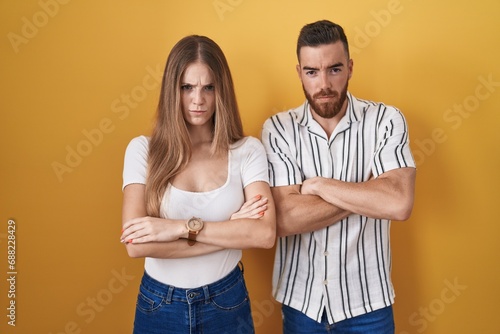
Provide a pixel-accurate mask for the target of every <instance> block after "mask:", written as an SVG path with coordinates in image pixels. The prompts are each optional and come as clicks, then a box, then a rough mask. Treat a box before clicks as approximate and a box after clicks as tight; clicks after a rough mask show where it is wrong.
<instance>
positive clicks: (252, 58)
mask: <svg viewBox="0 0 500 334" xmlns="http://www.w3.org/2000/svg"><path fill="white" fill-rule="evenodd" d="M499 12H500V2H499V1H496V0H489V1H487V0H483V1H474V2H473V1H457V0H455V1H449V0H448V1H431V0H391V1H389V0H372V1H338V0H334V1H332V0H328V1H326V0H312V1H296V2H292V1H284V0H282V1H264V0H260V1H249V0H196V1H195V0H185V1H167V0H142V1H138V0H137V1H132V0H122V1H110V0H100V1H90V0H88V1H82V0H71V1H70V0H59V1H58V2H56V0H41V1H35V0H29V1H28V0H23V1H6V0H1V1H0V36H1V39H0V53H1V54H0V57H1V58H0V112H1V114H0V115H1V116H0V126H1V131H0V159H1V160H0V249H1V251H0V254H1V257H0V258H1V259H0V263H1V265H0V268H2V269H1V271H2V272H1V273H0V278H1V279H0V282H1V283H0V310H3V311H0V332H1V333H23V334H25V333H30V334H31V333H43V334H49V333H52V334H56V333H92V334H101V333H130V332H131V328H132V321H133V312H134V307H135V297H136V293H137V289H138V284H139V280H140V277H141V274H142V266H143V261H142V260H137V259H130V258H128V257H127V255H126V252H125V250H124V248H123V246H122V245H121V244H120V243H119V240H118V238H119V235H120V224H121V221H120V219H121V172H122V164H123V153H124V149H125V147H126V145H127V143H128V142H129V140H130V139H131V138H133V137H135V136H137V135H140V134H148V133H149V132H150V129H151V123H152V119H153V115H154V112H155V107H156V103H157V99H158V93H159V83H158V80H159V79H158V76H159V75H161V73H162V71H163V66H164V63H165V60H166V57H167V55H168V53H169V51H170V49H171V47H172V46H173V44H174V43H175V42H176V41H177V40H178V39H180V38H181V37H183V36H185V35H188V34H203V35H207V36H209V37H211V38H213V39H214V40H215V41H216V42H218V43H219V45H220V46H221V47H222V49H223V50H224V52H225V54H226V56H227V58H228V61H229V63H230V66H231V69H232V73H233V77H234V79H235V85H236V90H237V95H238V99H239V104H240V107H241V112H242V117H243V121H244V126H245V130H246V133H247V134H249V135H253V136H256V137H258V136H259V133H260V129H261V125H262V123H263V122H264V120H265V119H266V118H267V117H269V116H270V115H272V114H274V113H276V112H278V111H281V110H284V109H288V108H292V107H295V106H297V105H299V104H300V103H302V101H303V100H304V97H303V93H302V89H301V86H300V82H299V80H298V78H297V76H296V73H295V64H296V58H295V43H296V38H297V34H298V32H299V30H300V28H301V27H302V26H303V25H304V24H306V23H309V22H312V21H316V20H319V19H323V18H326V19H330V20H332V21H335V22H337V23H339V24H341V25H342V26H344V27H345V30H346V33H347V35H348V38H349V39H350V44H351V53H352V58H353V59H354V76H353V79H352V80H351V83H350V91H351V92H352V93H353V94H354V95H355V96H358V97H361V98H365V99H371V100H376V101H384V102H386V103H387V104H392V105H395V106H397V107H399V108H400V109H401V110H402V111H403V112H404V114H405V115H406V118H407V121H408V124H409V127H410V136H411V140H412V148H413V151H414V154H415V158H416V159H417V162H418V180H417V186H416V202H415V208H414V211H413V215H412V217H411V219H410V220H409V221H407V222H403V223H400V222H394V223H393V228H392V249H393V279H394V284H395V288H396V294H397V297H396V304H395V316H396V324H397V329H396V333H398V334H408V333H429V334H430V333H474V334H475V333H481V334H487V333H500V324H499V322H498V310H499V308H498V301H499V299H500V289H499V278H500V277H499V276H500V275H499V250H500V246H499V245H500V242H499V241H498V236H499V234H500V227H499V225H500V224H499V223H498V221H497V219H496V218H497V217H496V216H495V215H494V213H495V212H496V211H495V210H496V209H498V206H499V201H498V198H499V195H498V187H499V185H500V182H499V172H498V169H497V168H498V165H499V162H500V159H499V144H500V140H499V139H500V138H499V131H498V125H499V120H500V116H499V111H498V106H499V105H500V66H499V59H500V45H499V37H500V21H499ZM71 152H73V153H71ZM75 152H76V153H75ZM9 219H12V220H14V221H15V223H16V227H17V229H16V241H17V243H16V246H17V253H16V257H17V264H16V270H17V275H16V298H15V302H16V326H15V327H12V326H8V325H7V321H8V318H7V317H6V316H7V314H8V310H7V307H8V305H9V304H8V303H9V301H10V299H9V298H8V290H9V286H10V285H8V284H7V280H6V278H8V277H7V276H8V275H7V272H8V271H9V269H8V267H7V240H8V235H9V234H8V229H7V224H8V221H9ZM273 256H274V252H273V250H269V251H263V250H255V251H246V252H245V254H244V261H245V268H246V277H247V282H248V286H249V290H250V294H251V297H252V304H253V312H254V320H255V324H256V327H257V333H260V334H268V333H279V332H280V330H281V323H280V319H281V315H280V311H279V310H280V309H279V304H276V303H275V302H274V301H273V299H272V297H271V287H270V286H271V273H272V261H273Z"/></svg>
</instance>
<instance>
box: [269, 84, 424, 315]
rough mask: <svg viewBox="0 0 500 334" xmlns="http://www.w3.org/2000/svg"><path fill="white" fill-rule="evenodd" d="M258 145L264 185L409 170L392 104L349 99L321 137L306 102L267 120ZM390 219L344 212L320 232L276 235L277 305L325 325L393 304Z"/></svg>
mask: <svg viewBox="0 0 500 334" xmlns="http://www.w3.org/2000/svg"><path fill="white" fill-rule="evenodd" d="M262 142H263V144H264V147H265V148H266V151H267V158H268V161H269V176H270V184H271V186H272V187H278V186H288V185H295V184H302V181H303V180H306V179H309V178H312V177H315V176H322V177H328V178H334V179H338V180H341V181H346V182H363V181H367V180H368V179H369V178H370V177H371V176H372V175H373V176H374V177H377V176H379V175H380V174H382V173H384V172H387V171H390V170H393V169H396V168H403V167H415V162H414V160H413V157H412V154H411V152H410V147H409V137H408V128H407V125H406V121H405V118H404V116H403V114H402V113H401V112H400V111H399V110H397V109H396V108H394V107H391V106H386V105H384V104H381V103H374V102H371V101H364V100H360V99H356V98H355V97H353V96H352V95H351V94H349V93H348V107H347V111H346V114H345V116H344V117H343V118H342V119H341V121H340V122H339V124H338V125H337V127H336V128H335V130H334V132H333V133H332V135H331V136H330V138H327V135H326V133H325V131H324V130H323V128H322V127H321V126H320V125H319V124H318V123H317V122H316V121H315V120H314V119H313V117H312V114H311V112H310V110H309V104H308V103H307V102H305V103H304V104H303V105H302V106H300V107H298V108H296V109H292V110H289V111H286V112H281V113H278V114H276V115H274V116H272V117H271V118H269V119H268V120H267V121H266V122H265V124H264V127H263V131H262ZM390 223H391V222H390V220H386V219H372V218H368V217H365V216H361V215H358V214H352V215H350V216H348V217H347V218H345V219H343V220H341V221H340V222H338V223H335V222H332V225H330V226H328V227H325V228H323V229H321V230H318V231H314V232H309V233H303V234H300V235H292V236H288V237H282V238H279V240H278V243H277V245H276V255H275V263H274V272H273V294H274V297H275V298H276V300H277V301H278V302H281V303H283V304H285V305H288V306H290V307H292V308H294V309H297V310H299V311H301V312H302V313H304V314H306V315H307V316H308V317H310V318H312V319H315V320H316V321H318V322H319V321H320V320H321V316H322V314H323V311H326V314H327V316H328V320H329V322H330V323H332V322H338V321H341V320H344V319H347V318H351V317H355V316H358V315H361V314H365V313H368V312H371V311H374V310H377V309H380V308H383V307H386V306H389V305H391V304H392V303H393V302H394V290H393V286H392V282H391V277H390V271H391V249H390V240H389V228H390Z"/></svg>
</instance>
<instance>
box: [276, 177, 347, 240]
mask: <svg viewBox="0 0 500 334" xmlns="http://www.w3.org/2000/svg"><path fill="white" fill-rule="evenodd" d="M280 188H281V187H277V188H274V189H273V196H274V197H275V200H276V203H277V205H276V217H277V231H276V232H277V235H278V236H280V237H284V236H288V235H293V234H301V233H306V232H312V231H316V230H320V229H322V228H324V227H326V226H330V225H332V224H334V223H336V222H338V221H340V220H342V219H343V218H345V217H347V216H349V214H350V212H349V211H347V210H343V209H340V208H338V207H336V206H334V205H332V204H330V203H328V202H326V201H324V200H323V199H322V198H321V197H319V196H315V195H303V194H300V193H298V192H294V191H293V190H292V189H290V191H287V190H284V189H285V188H283V189H280Z"/></svg>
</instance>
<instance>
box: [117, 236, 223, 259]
mask: <svg viewBox="0 0 500 334" xmlns="http://www.w3.org/2000/svg"><path fill="white" fill-rule="evenodd" d="M126 248H127V252H128V255H129V256H130V257H133V258H143V257H152V258H159V259H176V258H186V257H193V256H199V255H204V254H209V253H213V252H216V251H219V250H222V249H223V248H222V247H218V246H214V245H208V244H204V243H201V242H197V243H195V244H194V245H193V246H189V245H188V243H187V240H186V239H179V240H176V241H171V242H148V243H143V244H133V243H128V244H126Z"/></svg>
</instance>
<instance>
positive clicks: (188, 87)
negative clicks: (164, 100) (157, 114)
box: [181, 84, 193, 90]
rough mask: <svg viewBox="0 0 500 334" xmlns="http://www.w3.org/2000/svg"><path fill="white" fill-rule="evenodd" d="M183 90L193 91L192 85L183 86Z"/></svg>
mask: <svg viewBox="0 0 500 334" xmlns="http://www.w3.org/2000/svg"><path fill="white" fill-rule="evenodd" d="M181 89H182V90H191V89H193V86H191V85H187V84H186V85H182V86H181Z"/></svg>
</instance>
